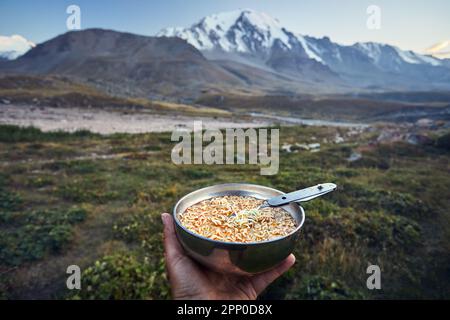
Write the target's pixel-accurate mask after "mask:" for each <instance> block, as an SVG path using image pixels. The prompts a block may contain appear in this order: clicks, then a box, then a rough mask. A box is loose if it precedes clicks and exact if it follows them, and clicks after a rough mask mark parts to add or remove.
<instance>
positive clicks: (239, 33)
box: [157, 9, 290, 53]
mask: <svg viewBox="0 0 450 320" xmlns="http://www.w3.org/2000/svg"><path fill="white" fill-rule="evenodd" d="M157 36H166V37H180V38H183V39H185V40H186V41H187V42H189V43H190V44H192V45H193V46H194V47H196V48H197V49H200V50H215V49H216V50H222V51H226V52H241V53H249V52H255V51H256V50H258V49H261V48H264V49H268V48H270V47H271V46H272V45H273V43H274V42H275V41H276V40H280V41H281V43H282V44H283V45H284V46H285V47H290V44H289V35H288V33H287V32H286V31H285V29H284V28H283V27H282V26H281V25H280V23H279V21H278V20H277V19H274V18H272V17H271V16H270V15H268V14H266V13H263V12H258V11H255V10H252V9H239V10H234V11H228V12H222V13H217V14H212V15H209V16H207V17H204V18H203V19H201V20H200V21H199V22H198V23H195V24H193V25H192V26H191V27H189V28H166V29H163V30H161V31H160V32H159V33H158V34H157Z"/></svg>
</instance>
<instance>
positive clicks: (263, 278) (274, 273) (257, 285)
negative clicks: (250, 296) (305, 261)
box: [252, 254, 295, 295]
mask: <svg viewBox="0 0 450 320" xmlns="http://www.w3.org/2000/svg"><path fill="white" fill-rule="evenodd" d="M294 263H295V256H294V255H293V254H291V255H289V256H288V257H287V258H286V259H284V261H283V262H281V263H280V264H279V265H278V266H276V267H275V268H274V269H272V270H269V271H266V272H264V273H261V274H258V275H256V276H254V277H253V278H252V283H253V288H254V289H255V292H256V294H257V295H259V294H260V293H261V292H262V291H263V290H264V289H265V288H266V287H267V286H268V285H269V284H271V283H272V282H273V281H275V279H277V278H279V277H280V276H281V275H282V274H283V273H285V272H286V271H288V270H289V269H290V268H291V267H292V266H293V265H294Z"/></svg>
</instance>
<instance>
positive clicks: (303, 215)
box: [172, 183, 305, 246]
mask: <svg viewBox="0 0 450 320" xmlns="http://www.w3.org/2000/svg"><path fill="white" fill-rule="evenodd" d="M239 185H241V186H243V185H244V186H245V185H247V186H248V185H250V186H257V187H262V188H265V189H267V190H270V191H275V192H280V194H284V193H285V192H283V191H280V190H278V189H275V188H270V187H266V186H262V185H259V184H254V183H221V184H215V185H211V186H208V187H204V188H200V189H197V190H194V191H192V192H189V193H188V194H186V195H185V196H183V197H182V198H181V199H180V200H178V202H177V203H176V204H175V206H174V208H173V212H172V216H173V218H174V220H175V223H176V225H177V226H178V227H180V228H181V229H183V230H184V231H185V232H187V233H189V234H190V235H193V236H194V237H196V238H200V239H203V240H206V241H209V242H212V243H215V244H217V245H221V246H224V245H229V246H256V245H260V244H267V243H272V242H278V241H281V240H283V239H286V238H288V237H291V236H292V235H294V234H295V233H297V232H298V231H299V230H300V229H301V227H302V226H303V224H304V222H305V210H304V209H303V207H302V206H300V205H299V204H298V203H291V204H292V205H294V206H298V207H299V208H300V212H301V214H302V219H301V221H300V223H299V224H298V226H297V227H296V228H295V229H294V230H293V231H291V232H290V233H289V234H287V235H285V236H282V237H277V238H274V239H270V240H265V241H257V242H232V241H220V240H213V239H210V238H207V237H204V236H202V235H199V234H197V233H195V232H193V231H191V230H189V229H188V228H186V227H185V226H183V224H182V223H181V222H180V220H179V219H178V215H177V208H178V206H179V205H180V203H182V202H183V200H184V199H186V198H187V197H189V196H191V195H192V194H193V193H196V192H201V191H204V190H205V189H209V188H212V187H217V186H239Z"/></svg>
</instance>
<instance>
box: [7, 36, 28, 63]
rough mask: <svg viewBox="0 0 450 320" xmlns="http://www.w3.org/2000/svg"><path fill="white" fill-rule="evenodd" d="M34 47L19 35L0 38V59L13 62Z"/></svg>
mask: <svg viewBox="0 0 450 320" xmlns="http://www.w3.org/2000/svg"><path fill="white" fill-rule="evenodd" d="M35 46H36V45H35V44H34V43H33V42H31V41H28V40H27V39H25V38H24V37H22V36H20V35H17V34H15V35H12V36H10V37H8V36H0V58H3V59H6V60H13V59H16V58H17V57H19V56H21V55H23V54H24V53H25V52H27V51H28V50H30V49H31V48H34V47H35Z"/></svg>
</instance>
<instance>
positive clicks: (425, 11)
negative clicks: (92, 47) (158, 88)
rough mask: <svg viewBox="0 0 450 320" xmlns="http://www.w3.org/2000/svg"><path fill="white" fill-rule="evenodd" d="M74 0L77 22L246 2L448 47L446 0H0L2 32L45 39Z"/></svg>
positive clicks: (134, 27)
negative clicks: (372, 13) (371, 24)
mask: <svg viewBox="0 0 450 320" xmlns="http://www.w3.org/2000/svg"><path fill="white" fill-rule="evenodd" d="M72 4H75V5H78V6H79V7H80V9H81V28H82V29H87V28H93V27H98V28H107V29H114V30H117V31H127V32H132V33H137V34H143V35H154V34H155V33H157V32H158V31H159V30H161V29H162V28H165V27H171V26H183V27H185V26H190V25H191V24H193V23H194V22H197V21H199V20H200V19H201V18H202V17H204V16H207V15H210V14H213V13H218V12H222V11H230V10H235V9H239V8H250V9H254V10H257V11H262V12H265V13H267V14H269V15H271V16H272V17H274V18H277V19H278V20H279V21H280V23H281V24H282V25H283V26H285V27H286V29H288V30H290V31H293V32H298V33H301V34H303V35H310V36H315V37H323V36H328V37H330V38H331V40H332V41H335V42H338V43H341V44H353V43H355V42H358V41H375V42H382V43H387V44H392V45H396V46H398V47H400V48H402V49H407V50H414V51H417V52H421V53H423V52H424V51H425V50H426V49H427V48H430V47H432V46H436V47H439V48H441V47H443V49H442V48H441V49H440V50H447V51H450V49H449V46H450V1H449V0H428V1H427V0H409V1H408V0H241V1H238V0H220V1H218V0H164V1H163V0H160V1H155V0H126V1H125V0H96V1H93V0H90V1H89V0H71V1H66V0H34V1H23V0H0V35H2V36H10V35H13V34H19V35H22V36H24V37H25V38H27V39H28V40H30V41H33V42H34V43H40V42H43V41H45V40H48V39H50V38H52V37H54V36H56V35H58V34H61V33H64V32H66V31H67V27H66V19H67V17H68V14H67V13H66V8H67V7H68V6H69V5H72ZM370 5H377V6H378V7H379V8H380V10H381V16H380V18H381V19H380V27H381V28H380V29H377V30H372V29H369V28H368V27H367V25H366V21H367V19H368V14H367V12H366V10H367V8H368V6H370ZM445 44H447V45H445Z"/></svg>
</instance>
